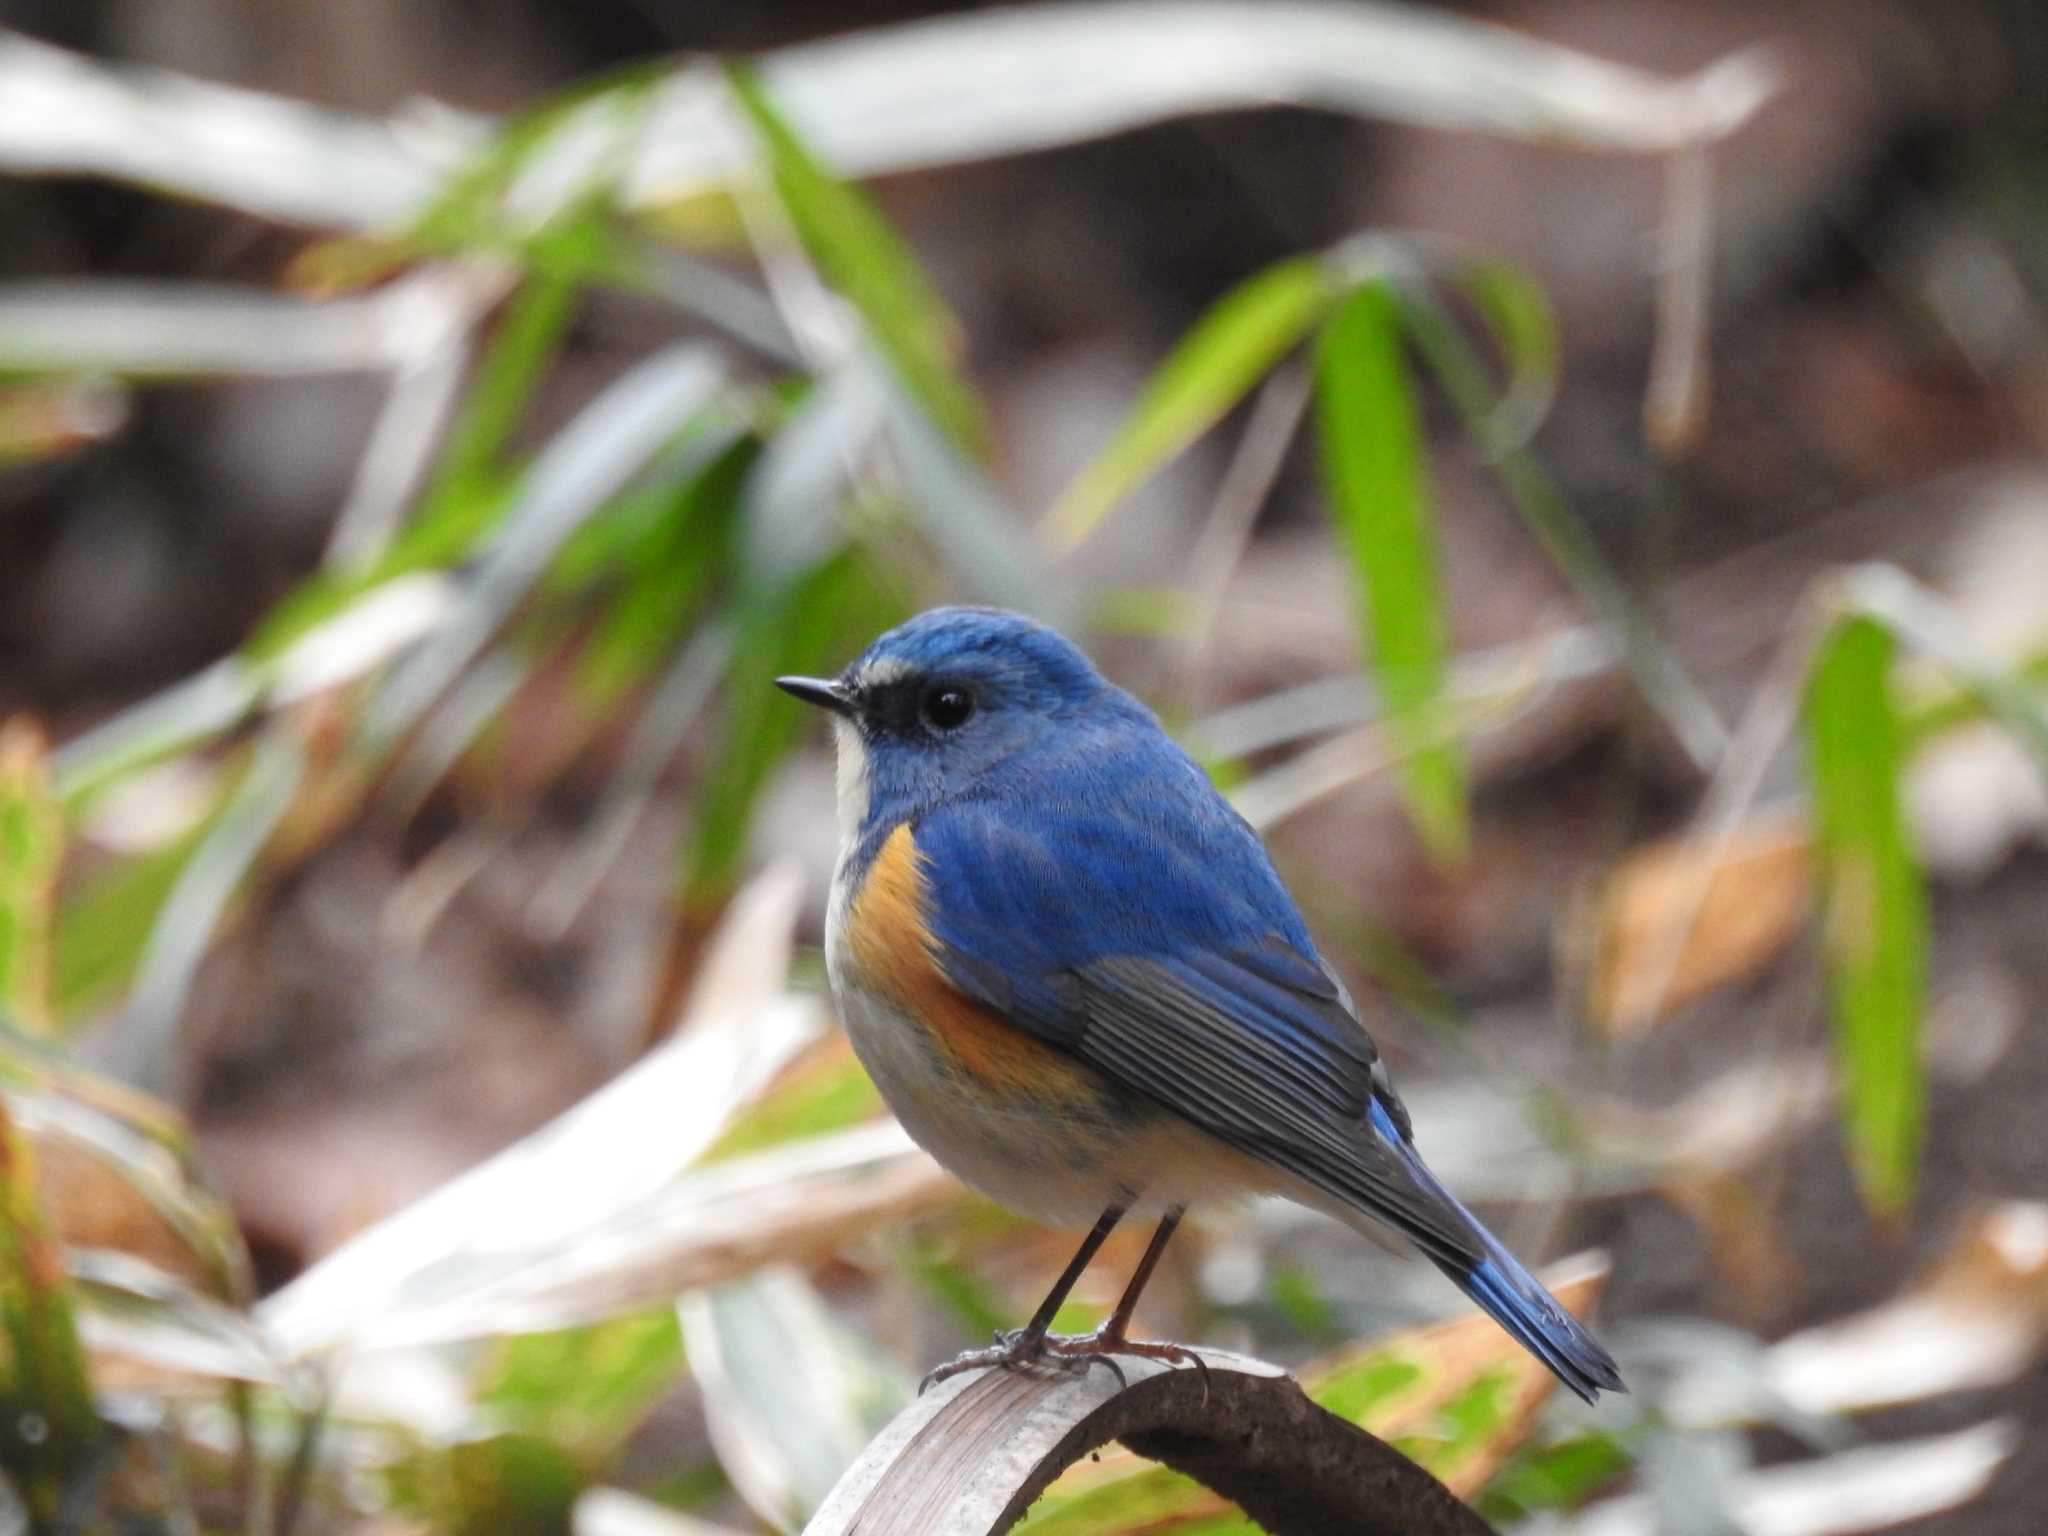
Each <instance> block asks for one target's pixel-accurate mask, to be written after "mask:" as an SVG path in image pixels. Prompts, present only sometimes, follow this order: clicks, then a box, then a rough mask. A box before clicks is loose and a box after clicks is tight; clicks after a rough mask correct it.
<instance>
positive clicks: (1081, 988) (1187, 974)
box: [915, 765, 1486, 1267]
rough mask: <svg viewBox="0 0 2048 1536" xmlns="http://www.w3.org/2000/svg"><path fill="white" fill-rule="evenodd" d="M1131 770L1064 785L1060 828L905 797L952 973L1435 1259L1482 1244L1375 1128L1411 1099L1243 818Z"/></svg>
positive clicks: (1112, 1074)
mask: <svg viewBox="0 0 2048 1536" xmlns="http://www.w3.org/2000/svg"><path fill="white" fill-rule="evenodd" d="M1190 769H1191V771H1192V765H1190ZM1145 787H1146V786H1144V785H1143V784H1142V783H1140V784H1128V783H1127V784H1125V785H1123V786H1121V787H1120V789H1119V792H1117V793H1115V794H1102V795H1097V796H1094V797H1075V798H1068V799H1065V800H1064V803H1063V804H1062V806H1061V810H1060V816H1061V818H1062V819H1061V822H1060V826H1059V830H1058V847H1057V848H1053V847H1050V846H1049V845H1048V841H1047V839H1046V838H1045V837H1044V836H1042V835H1040V834H1039V833H1038V832H1037V831H1035V830H1034V829H1033V828H1032V827H1030V826H1029V825H1026V824H1025V820H1024V818H1020V817H1019V816H1017V815H1015V814H1014V813H1006V812H1005V810H1004V809H1003V807H1002V805H1001V803H1000V802H998V801H996V800H993V799H987V798H965V799H961V800H956V801H952V802H949V803H947V804H945V805H943V806H940V807H938V808H935V809H934V810H931V811H929V812H927V813H926V814H925V815H923V816H922V817H920V818H919V819H918V820H917V822H916V826H915V833H916V840H917V848H918V851H919V853H920V855H921V856H922V860H921V862H922V864H923V868H924V879H925V881H926V883H927V889H928V893H929V909H928V912H927V917H926V921H927V923H928V925H929V928H930V931H931V934H932V937H933V939H934V941H935V943H936V947H937V952H938V959H939V962H940V964H941V966H942V967H943V968H944V970H945V971H946V973H947V975H948V977H949V979H950V980H951V981H952V982H953V984H954V985H955V986H956V987H958V988H960V990H962V991H963V992H966V993H967V994H969V995H970V996H972V997H974V998H976V999H977V1000H978V1001H980V1002H982V1003H985V1004H986V1005H988V1006H989V1007H991V1008H992V1009H994V1010H995V1011H996V1012H998V1013H1000V1014H1001V1015H1002V1016H1003V1017H1004V1018H1006V1019H1008V1020H1009V1021H1010V1022H1011V1023H1012V1024H1015V1025H1017V1026H1018V1027H1020V1028H1023V1029H1026V1030H1028V1031H1030V1032H1031V1033H1032V1034H1033V1035H1034V1036H1036V1037H1037V1038H1038V1039H1040V1040H1043V1041H1045V1042H1047V1043H1049V1044H1052V1045H1055V1046H1057V1047H1059V1048H1060V1049H1062V1050H1064V1051H1066V1052H1068V1053H1069V1054H1071V1055H1073V1056H1074V1057H1075V1058H1077V1059H1078V1060H1080V1061H1082V1062H1084V1063H1086V1064H1087V1065H1088V1066H1090V1067H1093V1068H1094V1069H1095V1070H1096V1071H1098V1072H1100V1073H1102V1074H1103V1076H1105V1077H1107V1078H1108V1079H1109V1080H1110V1081H1112V1082H1114V1083H1116V1084H1117V1085H1119V1086H1120V1087H1121V1088H1123V1089H1124V1090H1125V1091H1127V1092H1130V1093H1132V1094H1134V1095H1137V1096H1139V1097H1141V1098H1144V1099H1149V1100H1151V1101H1153V1102H1155V1103H1157V1104H1159V1105H1161V1106H1163V1107H1164V1108H1166V1109H1168V1110H1171V1111H1172V1112H1174V1113H1175V1114H1177V1115H1179V1116H1181V1117H1182V1118H1184V1119H1186V1120H1188V1121H1190V1122H1192V1123H1193V1124H1195V1125H1196V1126H1199V1127H1200V1128H1201V1129H1203V1130H1205V1131H1207V1132H1208V1133H1209V1134H1211V1135H1213V1136H1215V1137H1216V1138H1217V1139H1218V1140H1220V1141H1222V1142H1224V1143H1226V1144H1227V1145H1229V1146H1232V1147H1234V1148H1236V1149H1237V1150H1239V1151H1241V1152H1244V1153H1247V1154H1249V1155H1251V1156H1253V1157H1256V1158H1258V1159H1260V1160H1261V1161H1263V1162H1266V1163H1268V1164H1270V1165H1272V1166H1274V1167H1276V1168H1278V1169H1281V1170H1283V1171H1285V1172H1287V1173H1289V1174H1291V1175H1293V1176H1294V1177H1296V1178H1298V1179H1300V1180H1302V1181H1303V1182H1304V1183H1306V1184H1308V1185H1310V1186H1311V1187H1313V1188H1315V1189H1318V1190H1320V1191H1322V1192H1323V1193H1325V1194H1326V1195H1329V1196H1331V1197H1332V1198H1334V1199H1336V1200H1338V1201H1340V1202H1342V1203H1343V1204H1345V1205H1348V1206H1351V1207H1352V1208H1354V1209H1357V1210H1360V1211H1363V1212H1367V1213H1369V1214H1371V1215H1373V1216H1376V1217H1378V1218H1379V1219H1381V1220H1383V1221H1385V1222H1387V1223H1389V1224H1390V1225H1392V1226H1394V1227H1396V1228H1397V1229H1399V1230H1400V1231H1401V1232H1403V1233H1405V1234H1406V1235H1407V1236H1408V1237H1410V1238H1411V1239H1412V1240H1413V1241H1414V1242H1416V1243H1417V1244H1418V1245H1419V1246H1420V1247H1421V1248H1422V1249H1423V1250H1424V1251H1425V1252H1426V1253H1427V1254H1428V1255H1429V1256H1430V1257H1431V1258H1432V1259H1435V1260H1436V1261H1437V1262H1438V1263H1440V1264H1444V1265H1447V1266H1448V1265H1462V1266H1466V1267H1469V1266H1470V1265H1472V1264H1476V1263H1478V1262H1479V1261H1480V1260H1481V1259H1482V1258H1483V1256H1484V1254H1485V1251H1486V1248H1485V1242H1484V1239H1483V1236H1482V1234H1481V1233H1480V1232H1479V1230H1478V1229H1477V1227H1476V1226H1475V1224H1474V1223H1473V1222H1472V1220H1471V1218H1470V1217H1469V1216H1467V1215H1466V1214H1465V1212H1464V1211H1463V1209H1462V1208H1461V1207H1459V1206H1458V1205H1457V1204H1456V1203H1455V1202H1453V1201H1448V1200H1447V1199H1446V1198H1445V1197H1444V1196H1443V1195H1442V1193H1441V1191H1440V1188H1436V1187H1432V1186H1431V1185H1429V1184H1425V1183H1423V1182H1422V1181H1420V1180H1419V1179H1418V1178H1417V1177H1416V1174H1415V1171H1414V1168H1413V1166H1411V1163H1410V1161H1409V1160H1408V1159H1406V1158H1404V1157H1403V1156H1401V1154H1400V1152H1399V1150H1398V1149H1397V1148H1396V1147H1393V1146H1390V1145H1388V1144H1387V1142H1386V1140H1385V1139H1384V1138H1383V1137H1382V1136H1381V1135H1380V1134H1379V1133H1378V1132H1377V1131H1376V1130H1375V1129H1373V1118H1372V1114H1371V1111H1372V1109H1373V1106H1374V1105H1375V1104H1379V1105H1382V1106H1383V1114H1384V1115H1385V1116H1386V1117H1388V1118H1389V1119H1390V1120H1391V1121H1392V1122H1393V1123H1395V1124H1396V1125H1397V1127H1398V1128H1399V1129H1400V1130H1401V1131H1402V1132H1403V1134H1405V1129H1406V1123H1407V1120H1406V1112H1405V1111H1404V1110H1403V1109H1402V1108H1401V1104H1400V1100H1399V1099H1398V1098H1397V1097H1396V1096H1395V1095H1394V1092H1393V1088H1392V1086H1391V1084H1390V1083H1389V1082H1388V1080H1387V1076H1386V1073H1385V1071H1384V1070H1383V1069H1382V1068H1381V1066H1380V1065H1379V1053H1378V1051H1377V1050H1376V1048H1375V1047H1374V1045H1373V1042H1372V1039H1371V1037H1370V1036H1369V1035H1367V1033H1366V1032H1365V1029H1364V1027H1363V1026H1362V1025H1361V1024H1360V1023H1359V1022H1358V1020H1357V1019H1356V1018H1355V1017H1354V1016H1353V1014H1352V1012H1351V1010H1350V1007H1349V1000H1348V999H1347V998H1346V997H1345V996H1344V994H1343V992H1342V989H1341V988H1340V987H1339V986H1338V985H1337V983H1336V982H1335V981H1334V980H1333V979H1332V978H1331V977H1330V976H1329V974H1328V973H1327V972H1326V971H1325V970H1324V969H1323V967H1322V965H1321V964H1320V962H1319V961H1318V960H1317V959H1316V958H1315V955H1314V951H1313V949H1312V948H1311V947H1309V945H1308V940H1307V937H1306V934H1305V932H1304V930H1303V928H1302V924H1301V919H1300V916H1299V914H1298V913H1296V911H1295V910H1294V906H1293V903H1292V901H1291V900H1290V899H1289V898H1288V896H1287V893H1286V890H1285V888H1284V887H1282V886H1281V884H1280V880H1279V877H1278V875H1277V874H1275V873H1274V872H1273V869H1272V866H1271V864H1270V862H1269V861H1268V860H1267V858H1266V854H1265V850H1264V848H1263V847H1262V846H1261V845H1260V843H1259V841H1258V838H1257V835H1256V834H1255V833H1253V832H1252V831H1251V829H1250V828H1249V827H1246V826H1245V825H1244V824H1243V822H1242V821H1239V820H1238V819H1237V818H1236V816H1235V815H1234V813H1232V812H1231V811H1230V810H1229V808H1228V807H1227V806H1225V805H1224V804H1223V803H1222V802H1221V800H1220V799H1216V798H1215V797H1214V792H1213V791H1212V790H1210V788H1209V786H1208V784H1207V783H1206V781H1204V782H1202V783H1201V785H1200V789H1201V792H1202V795H1203V796H1205V797H1208V798H1206V799H1204V800H1202V801H1201V802H1200V803H1199V805H1197V806H1194V807H1190V806H1189V805H1188V799H1189V798H1191V797H1186V796H1185V795H1184V794H1183V795H1182V796H1179V797H1176V798H1177V803H1176V806H1175V815H1174V816H1173V817H1170V818H1167V817H1157V816H1154V815H1151V814H1148V813H1147V807H1148V805H1150V804H1151V803H1152V800H1151V798H1150V797H1149V796H1148V795H1146V794H1145V793H1144V792H1143V791H1144V789H1145ZM1155 787H1157V786H1155ZM1171 787H1173V788H1180V786H1177V785H1176V786H1171ZM1190 810H1193V811H1194V812H1195V814H1189V811H1190Z"/></svg>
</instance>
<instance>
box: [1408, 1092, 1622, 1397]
mask: <svg viewBox="0 0 2048 1536" xmlns="http://www.w3.org/2000/svg"><path fill="white" fill-rule="evenodd" d="M1370 1114H1371V1119H1372V1122H1373V1126H1374V1128H1375V1129H1376V1130H1378V1132H1379V1133H1380V1135H1381V1137H1383V1138H1384V1139H1385V1140H1386V1142H1387V1144H1388V1145H1389V1146H1391V1147H1393V1148H1394V1149H1395V1150H1396V1151H1397V1152H1398V1153H1399V1154H1400V1156H1401V1157H1402V1159H1403V1160H1404V1161H1405V1162H1406V1163H1407V1164H1408V1166H1409V1169H1410V1171H1411V1172H1412V1173H1413V1174H1414V1176H1415V1179H1416V1181H1417V1182H1418V1183H1419V1184H1421V1185H1422V1187H1423V1188H1425V1189H1427V1190H1428V1191H1429V1192H1430V1193H1432V1194H1434V1195H1436V1196H1437V1197H1438V1198H1439V1199H1441V1200H1443V1201H1444V1202H1445V1203H1446V1204H1447V1205H1450V1206H1451V1207H1453V1208H1454V1209H1456V1210H1458V1211H1460V1212H1462V1213H1463V1214H1464V1216H1465V1219H1466V1220H1467V1221H1469V1222H1471V1224H1472V1230H1473V1231H1474V1232H1476V1233H1478V1235H1479V1237H1480V1240H1481V1241H1482V1243H1483V1244H1484V1245H1485V1257H1483V1258H1482V1259H1481V1260H1480V1261H1479V1262H1478V1263H1477V1264H1470V1263H1464V1264H1459V1263H1454V1262H1451V1261H1449V1260H1447V1259H1435V1263H1436V1266H1437V1268H1439V1269H1441V1270H1442V1271H1443V1272H1444V1273H1445V1274H1447V1275H1449V1276H1450V1277H1451V1280H1452V1282H1453V1283H1454V1284H1456V1285H1457V1287H1458V1289H1459V1290H1461V1291H1463V1292H1464V1293H1465V1294H1466V1295H1467V1296H1470V1297H1471V1298H1472V1299H1473V1300H1474V1301H1476V1302H1477V1303H1479V1306H1480V1308H1481V1310H1483V1311H1484V1312H1485V1313H1486V1315H1487V1316H1488V1317H1491V1318H1492V1319H1493V1320H1494V1321H1495V1322H1497V1323H1499V1324H1500V1325H1501V1327H1503V1328H1505V1329H1506V1330H1507V1331H1508V1333H1509V1334H1511V1335H1512V1336H1513V1337H1514V1339H1515V1340H1516V1342H1518V1343H1519V1344H1521V1346H1522V1347H1523V1348H1524V1349H1526V1350H1528V1351H1529V1353H1530V1354H1532V1355H1534V1356H1535V1357H1536V1358H1537V1359H1538V1360H1541V1361H1542V1362H1543V1363H1544V1364H1545V1365H1547V1366H1549V1367H1550V1369H1551V1371H1552V1372H1553V1373H1554V1374H1555V1375H1556V1376H1557V1379H1558V1380H1559V1381H1561V1382H1563V1383H1564V1384H1565V1385H1566V1386H1568V1387H1570V1388H1571V1389H1572V1391H1574V1392H1576V1393H1578V1395H1579V1396H1580V1397H1583V1398H1584V1399H1585V1400H1586V1401H1587V1402H1589V1403H1590V1402H1593V1401H1594V1400H1595V1399H1596V1398H1597V1397H1598V1396H1599V1394H1600V1393H1602V1392H1626V1391H1627V1390H1628V1388H1627V1387H1626V1386H1625V1385H1623V1383H1622V1379H1621V1372H1620V1371H1619V1370H1618V1369H1616V1367H1615V1364H1614V1359H1613V1357H1612V1356H1611V1355H1609V1354H1608V1353H1607V1351H1606V1350H1605V1349H1603V1348H1601V1347H1600V1343H1599V1341H1598V1340H1597V1339H1595V1338H1594V1337H1593V1336H1592V1334H1590V1333H1588V1332H1587V1331H1586V1329H1585V1327H1584V1325H1582V1324H1581V1323H1580V1322H1579V1320H1578V1319H1577V1318H1575V1317H1573V1316H1572V1315H1571V1313H1569V1312H1567V1311H1565V1309H1564V1307H1563V1306H1562V1305H1561V1304H1560V1303H1559V1302H1558V1299H1557V1298H1556V1297H1555V1296H1553V1295H1551V1294H1550V1292H1549V1291H1547V1290H1545V1289H1544V1288H1543V1282H1542V1281H1540V1280H1538V1279H1537V1278H1536V1277H1535V1276H1534V1275H1532V1274H1530V1273H1529V1271H1528V1270H1527V1269H1525V1268H1523V1266H1522V1263H1521V1261H1520V1260H1519V1259H1517V1258H1516V1257H1515V1256H1514V1255H1513V1254H1511V1253H1509V1252H1508V1251H1507V1249H1506V1248H1504V1247H1502V1246H1501V1243H1500V1241H1499V1239H1497V1238H1495V1237H1494V1235H1493V1234H1492V1233H1491V1232H1488V1231H1487V1230H1486V1228H1485V1227H1483V1226H1481V1225H1480V1223H1479V1218H1478V1217H1476V1216H1474V1215H1473V1214H1472V1213H1471V1212H1470V1211H1468V1210H1466V1209H1465V1207H1464V1205H1463V1204H1462V1203H1460V1201H1459V1200H1458V1198H1457V1197H1456V1196H1455V1195H1453V1194H1452V1193H1451V1192H1450V1191H1449V1190H1448V1189H1445V1188H1444V1186H1443V1183H1442V1181H1441V1180H1439V1179H1438V1178H1437V1176H1436V1175H1435V1174H1433V1173H1431V1172H1430V1171H1429V1168H1428V1167H1427V1166H1426V1165H1425V1164H1424V1163H1423V1161H1422V1156H1421V1154H1420V1153H1418V1152H1417V1151H1416V1150H1415V1147H1414V1144H1413V1143H1411V1142H1410V1141H1409V1140H1408V1138H1407V1137H1405V1136H1403V1135H1402V1134H1401V1132H1400V1130H1399V1129H1398V1128H1397V1127H1396V1126H1395V1125H1394V1122H1393V1119H1392V1117H1391V1116H1390V1115H1388V1113H1387V1111H1386V1110H1385V1109H1384V1108H1383V1107H1382V1106H1381V1105H1380V1104H1379V1103H1378V1102H1374V1104H1373V1106H1372V1109H1371V1112H1370ZM1432 1257H1434V1256H1432Z"/></svg>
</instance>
